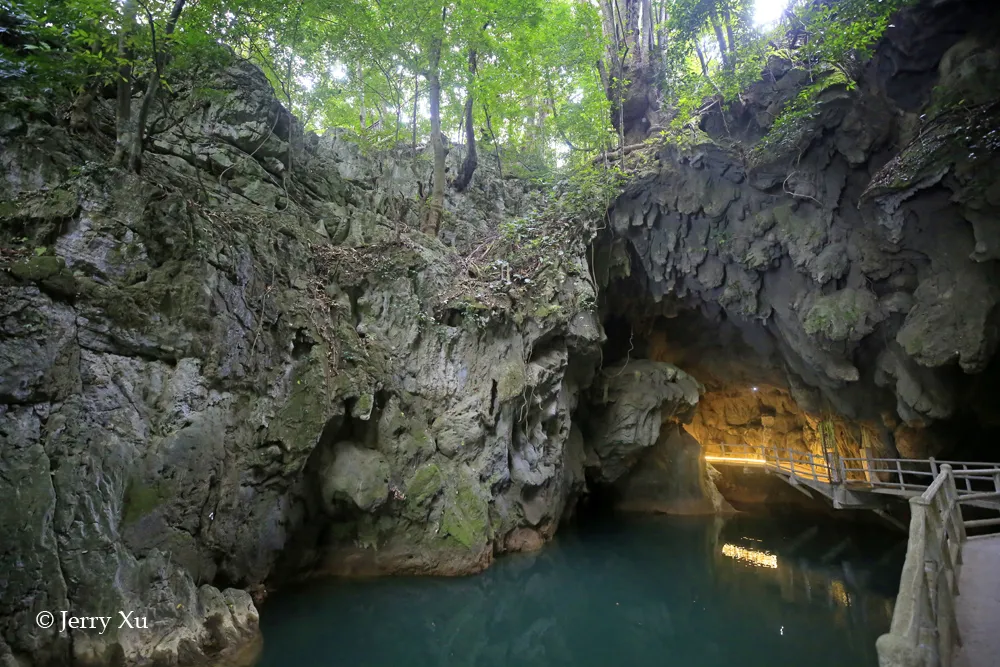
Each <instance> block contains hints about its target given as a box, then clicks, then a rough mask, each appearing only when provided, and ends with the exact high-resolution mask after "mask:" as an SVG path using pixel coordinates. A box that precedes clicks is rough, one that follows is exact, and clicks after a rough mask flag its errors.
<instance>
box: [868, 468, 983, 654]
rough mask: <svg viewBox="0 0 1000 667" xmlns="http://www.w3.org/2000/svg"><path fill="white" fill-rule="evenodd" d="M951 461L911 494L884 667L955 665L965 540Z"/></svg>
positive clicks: (882, 645)
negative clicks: (921, 489) (957, 599)
mask: <svg viewBox="0 0 1000 667" xmlns="http://www.w3.org/2000/svg"><path fill="white" fill-rule="evenodd" d="M960 502H961V500H960V498H959V496H958V489H957V487H956V486H955V475H954V473H953V471H952V468H951V465H949V464H947V463H946V464H942V465H941V472H940V473H939V474H938V476H937V477H936V478H935V479H934V482H933V483H932V484H931V485H930V486H929V487H928V488H927V490H926V491H924V493H922V494H921V495H919V496H915V497H913V498H910V538H909V541H908V543H907V546H906V561H905V562H904V564H903V574H902V577H901V578H900V584H899V595H898V596H897V598H896V607H895V610H894V612H893V615H892V625H891V626H890V629H889V632H888V633H887V634H884V635H882V636H881V637H879V638H878V640H877V641H876V642H875V648H876V650H877V651H878V659H879V667H950V665H951V656H952V647H953V645H954V644H955V642H957V641H958V619H957V617H956V615H955V596H956V595H958V578H959V573H960V571H961V567H962V545H963V544H964V542H965V540H966V539H967V538H966V533H965V524H964V523H963V522H962V510H961V507H960V504H959V503H960Z"/></svg>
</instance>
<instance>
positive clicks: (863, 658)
mask: <svg viewBox="0 0 1000 667" xmlns="http://www.w3.org/2000/svg"><path fill="white" fill-rule="evenodd" d="M816 521H817V520H816V519H815V518H801V517H800V518H792V519H789V518H784V519H781V520H780V521H778V520H775V519H771V518H766V517H747V516H740V517H737V518H734V519H729V520H726V521H723V520H721V519H714V518H704V519H701V518H698V519H692V518H669V517H642V518H626V517H615V518H613V519H610V520H603V521H600V522H591V523H589V524H587V525H585V526H581V527H578V528H575V529H571V530H566V531H563V532H561V533H560V534H559V535H558V536H557V538H556V540H555V541H554V542H553V543H551V544H550V545H548V546H547V547H546V548H545V549H544V550H542V551H541V552H538V553H536V554H521V555H514V556H506V557H502V558H500V559H499V560H498V561H497V562H496V563H495V564H494V565H493V567H492V568H490V569H489V570H487V571H486V572H484V573H483V574H480V575H476V576H472V577H465V578H457V579H441V578H387V579H379V580H369V581H328V582H323V583H319V584H317V583H312V584H310V585H309V586H308V587H306V588H302V589H299V590H290V591H286V592H284V593H280V594H277V595H275V596H273V597H272V598H271V599H269V600H268V601H267V603H266V604H265V605H264V607H263V609H262V611H261V626H262V630H263V635H264V650H263V654H262V656H261V660H260V662H259V663H258V667H300V666H303V665H308V666H310V667H334V666H338V667H346V666H349V667H390V666H396V667H430V666H434V667H452V666H454V667H458V666H463V667H464V666H473V665H475V666H480V665H481V666H494V665H496V666H506V665H512V666H513V665H516V666H517V667H541V666H557V665H559V666H561V665H566V666H573V667H591V666H593V667H607V666H615V667H617V666H619V665H621V666H624V667H641V666H645V665H650V666H652V665H656V666H658V667H662V666H664V665H671V666H673V665H677V666H683V667H796V666H802V667H877V664H878V661H877V658H876V654H875V639H876V638H877V637H878V636H879V635H880V634H882V633H884V632H886V631H887V630H888V627H889V621H890V619H891V613H892V603H893V601H894V599H895V594H896V588H897V586H898V581H899V574H900V570H901V568H902V560H903V557H904V551H905V536H904V535H896V536H889V535H887V534H886V533H885V532H884V531H883V530H882V529H877V530H875V531H871V530H864V529H861V528H859V527H856V526H850V525H847V524H844V523H840V522H829V521H828V520H825V519H824V520H823V522H822V523H819V524H817V523H816Z"/></svg>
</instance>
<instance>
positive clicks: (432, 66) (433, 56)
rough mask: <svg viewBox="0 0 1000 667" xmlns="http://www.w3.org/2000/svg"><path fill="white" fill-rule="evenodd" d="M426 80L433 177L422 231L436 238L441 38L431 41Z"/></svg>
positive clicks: (440, 182) (440, 192) (440, 201)
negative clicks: (429, 96)
mask: <svg viewBox="0 0 1000 667" xmlns="http://www.w3.org/2000/svg"><path fill="white" fill-rule="evenodd" d="M427 80H428V83H429V84H430V89H431V90H430V93H431V148H433V149H434V177H433V182H432V183H431V197H430V201H429V202H428V207H427V216H426V217H425V218H424V224H423V228H422V231H423V232H424V233H426V234H430V235H431V236H437V233H438V227H439V226H440V225H441V214H442V212H443V211H444V180H445V165H444V140H443V138H442V136H441V37H435V38H434V39H433V40H431V50H430V63H429V67H428V71H427Z"/></svg>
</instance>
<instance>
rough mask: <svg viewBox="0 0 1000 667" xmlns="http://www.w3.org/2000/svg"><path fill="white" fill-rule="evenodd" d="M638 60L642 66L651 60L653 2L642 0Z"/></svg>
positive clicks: (646, 65)
mask: <svg viewBox="0 0 1000 667" xmlns="http://www.w3.org/2000/svg"><path fill="white" fill-rule="evenodd" d="M640 39H641V41H640V47H639V61H640V63H641V66H642V67H643V68H645V67H648V66H649V64H650V63H651V62H652V53H653V3H652V2H651V0H642V29H641V31H640Z"/></svg>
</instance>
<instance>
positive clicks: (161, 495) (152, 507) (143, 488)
mask: <svg viewBox="0 0 1000 667" xmlns="http://www.w3.org/2000/svg"><path fill="white" fill-rule="evenodd" d="M168 496H169V493H168V491H167V489H166V488H165V487H164V486H163V485H162V484H152V485H149V484H145V483H144V482H140V481H137V480H131V481H130V482H129V484H128V486H127V487H126V489H125V498H124V500H123V501H122V522H123V523H124V524H125V525H129V524H132V523H135V522H136V521H138V520H139V519H141V518H143V517H144V516H147V515H149V514H152V513H153V512H155V511H156V510H157V508H159V507H160V506H161V505H163V503H165V502H166V500H167V497H168Z"/></svg>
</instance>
